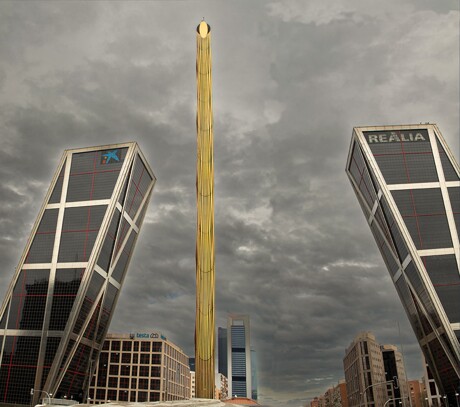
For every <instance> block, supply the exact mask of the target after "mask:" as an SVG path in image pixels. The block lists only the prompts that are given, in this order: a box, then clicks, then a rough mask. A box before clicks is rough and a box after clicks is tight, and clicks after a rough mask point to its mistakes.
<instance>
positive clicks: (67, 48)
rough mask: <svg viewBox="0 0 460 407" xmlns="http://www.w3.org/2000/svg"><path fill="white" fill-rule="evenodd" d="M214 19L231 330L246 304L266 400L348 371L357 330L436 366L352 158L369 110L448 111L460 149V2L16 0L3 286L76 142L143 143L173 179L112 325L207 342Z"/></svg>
mask: <svg viewBox="0 0 460 407" xmlns="http://www.w3.org/2000/svg"><path fill="white" fill-rule="evenodd" d="M438 3H439V4H438ZM203 16H204V17H205V18H206V21H207V22H209V24H210V25H211V26H212V29H213V85H214V89H213V96H214V112H215V128H214V130H215V140H214V142H215V157H216V166H215V194H216V195H215V196H216V200H215V225H216V262H217V263H216V326H225V321H226V315H227V314H228V313H230V312H232V313H244V314H249V315H251V333H252V335H251V337H252V340H253V342H254V346H255V347H256V349H257V358H258V374H259V375H258V384H259V387H258V390H259V400H260V403H261V404H264V405H271V406H294V407H297V406H299V405H301V404H304V402H306V400H308V399H310V398H312V397H314V396H316V395H318V394H321V393H322V392H324V391H325V390H326V389H327V388H328V387H330V386H331V385H332V384H335V383H337V381H338V380H339V379H340V378H342V377H343V373H342V370H343V368H342V364H341V360H342V358H343V356H344V350H345V349H346V347H347V346H348V344H349V343H350V341H351V340H352V338H353V337H354V335H355V334H356V332H359V331H362V330H370V331H373V332H374V333H375V335H376V337H378V338H379V341H380V342H381V343H393V344H395V345H398V347H399V346H400V344H402V345H403V348H404V355H405V359H406V363H407V372H408V378H409V379H412V378H417V377H419V376H421V375H422V374H423V369H422V365H421V361H420V359H421V356H420V350H419V345H418V344H417V341H416V339H415V336H414V334H413V332H412V329H411V328H410V325H409V324H408V322H407V318H406V316H405V314H404V310H403V307H402V306H401V304H400V301H399V299H398V296H397V293H396V290H395V289H394V287H393V284H392V282H391V280H390V278H389V275H388V272H387V271H386V269H385V265H384V262H383V260H382V258H381V255H380V253H379V251H378V248H377V246H376V245H375V243H374V241H373V238H372V235H371V233H370V231H369V229H368V227H367V225H366V224H365V222H363V217H362V212H361V209H360V207H359V204H358V203H357V202H356V198H355V196H354V194H353V191H352V190H351V188H350V186H349V182H348V180H347V178H346V175H345V172H344V168H345V161H346V157H347V153H348V147H349V140H350V137H351V135H352V129H353V127H355V126H360V125H374V124H404V123H420V122H422V123H425V122H427V121H429V122H432V123H437V124H438V126H439V128H440V129H441V131H442V134H443V136H444V137H445V139H446V141H447V144H448V145H449V146H450V147H451V150H452V152H453V154H454V155H455V157H456V159H457V160H458V155H459V101H458V93H459V91H458V89H459V80H458V72H459V65H458V60H459V58H458V53H459V51H458V49H459V39H458V20H459V18H458V17H459V10H458V4H457V2H456V1H445V2H420V1H418V0H404V1H396V0H390V1H389V2H384V3H382V2H376V1H375V2H362V1H360V0H351V1H347V2H344V1H339V0H329V1H326V2H325V1H319V0H318V1H316V0H314V1H311V2H310V1H309V2H308V3H307V2H304V1H295V0H292V1H286V2H283V1H258V0H254V1H251V2H244V1H232V2H225V1H195V2H186V1H165V2H162V1H156V2H126V3H124V2H115V3H104V2H96V3H87V2H84V3H83V2H82V3H80V2H66V3H61V2H45V1H43V2H38V3H34V2H31V3H25V2H7V1H3V2H1V3H0V26H1V27H4V33H3V34H2V40H0V107H1V109H0V139H1V141H2V145H3V148H2V150H1V151H0V158H1V161H0V179H1V181H2V182H1V184H0V188H1V191H0V199H1V206H0V207H1V208H2V210H1V212H0V219H1V222H0V237H1V240H0V255H1V257H2V259H3V262H2V269H1V270H0V300H3V298H4V296H5V294H6V290H7V287H8V284H9V282H10V279H11V275H12V273H13V270H14V269H15V267H16V266H17V262H18V259H19V257H20V252H21V250H22V248H23V247H24V246H25V242H26V239H27V237H28V234H29V232H30V230H31V227H32V225H33V222H34V220H35V217H36V202H37V201H38V202H41V201H42V200H43V198H44V193H43V189H44V188H46V187H47V186H48V185H49V179H50V177H51V176H52V174H53V171H54V169H55V168H56V166H57V164H58V162H57V157H59V155H60V154H61V152H62V150H63V149H66V148H72V147H82V146H87V145H102V144H108V143H114V142H119V141H125V140H135V141H138V143H139V145H140V148H141V149H142V150H143V151H144V153H145V155H146V156H147V157H149V162H150V163H151V165H152V168H154V170H155V174H156V176H157V177H158V181H157V183H156V186H155V193H154V195H153V199H152V202H151V204H150V207H149V210H148V212H147V214H146V218H145V223H144V227H143V231H142V233H141V236H140V239H139V241H138V244H137V247H136V250H135V253H134V257H133V261H132V263H131V269H130V273H129V274H128V276H127V278H126V280H125V284H124V287H123V292H122V294H121V295H120V298H119V302H118V307H117V311H116V313H115V315H114V318H113V320H112V324H111V326H110V331H112V332H129V331H130V330H136V331H142V330H148V329H150V328H151V327H154V328H155V329H158V330H161V331H162V332H164V334H165V335H166V336H167V337H168V338H170V339H171V340H172V341H173V342H174V343H177V344H178V345H179V346H180V347H181V348H182V349H184V351H185V353H187V354H188V355H190V356H191V355H192V354H193V349H194V346H193V332H194V308H195V307H194V304H195V232H196V230H195V228H196V193H195V157H196V138H195V107H196V89H195V50H196V49H195V41H194V38H193V35H194V33H195V28H196V24H197V21H201V19H202V18H203ZM44 157H56V158H55V159H46V158H44ZM145 281H150V282H151V283H150V284H148V285H147V284H145V283H144V282H145ZM398 323H399V326H400V328H401V329H400V331H401V335H399V334H398Z"/></svg>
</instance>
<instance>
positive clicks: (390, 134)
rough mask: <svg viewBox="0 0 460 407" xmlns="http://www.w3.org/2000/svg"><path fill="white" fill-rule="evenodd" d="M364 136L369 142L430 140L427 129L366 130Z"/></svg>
mask: <svg viewBox="0 0 460 407" xmlns="http://www.w3.org/2000/svg"><path fill="white" fill-rule="evenodd" d="M364 137H366V141H367V142H368V144H377V143H379V144H380V143H410V142H421V141H422V142H423V141H430V139H429V137H428V132H427V131H426V130H415V131H414V130H408V131H405V130H401V131H386V132H382V131H365V132H364Z"/></svg>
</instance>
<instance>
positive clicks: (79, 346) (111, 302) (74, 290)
mask: <svg viewBox="0 0 460 407" xmlns="http://www.w3.org/2000/svg"><path fill="white" fill-rule="evenodd" d="M155 181H156V179H155V176H154V174H153V172H152V170H151V169H150V167H149V165H148V164H147V161H146V159H145V157H144V155H143V154H142V152H141V151H140V149H139V147H138V145H137V143H135V142H130V143H123V144H112V145H105V146H98V147H89V148H82V149H75V150H66V151H65V152H64V154H63V156H62V159H61V161H60V164H59V166H58V169H57V171H56V173H55V175H54V177H53V181H52V183H51V186H50V188H49V190H48V193H47V194H46V197H45V200H44V204H43V205H42V207H41V209H40V212H39V215H38V217H37V220H36V222H35V224H34V226H33V228H32V233H31V235H30V237H29V239H28V241H27V244H26V247H25V249H24V252H23V255H22V257H21V259H20V262H19V264H18V267H17V268H16V271H15V274H14V277H13V280H12V282H11V284H10V286H9V288H8V290H7V293H6V297H5V300H4V302H3V305H2V307H1V308H0V346H1V348H0V363H1V364H0V402H1V403H13V404H29V403H30V402H32V403H33V404H36V403H37V402H38V397H39V393H40V392H39V391H38V390H40V391H44V392H48V393H52V394H53V395H55V396H57V397H59V396H66V397H68V398H76V399H80V400H84V399H85V398H86V396H87V389H88V386H89V380H90V378H91V376H92V372H93V370H94V367H95V361H96V360H97V357H98V354H99V351H100V349H101V347H102V344H103V341H104V338H105V335H106V333H107V329H108V327H109V324H110V320H111V318H112V316H113V312H114V309H115V305H116V302H117V299H118V295H119V292H120V289H121V286H122V284H123V281H124V278H125V275H126V271H127V268H128V265H129V262H130V259H131V256H132V253H133V250H134V246H135V242H136V240H137V236H138V234H139V229H140V227H141V224H142V221H143V218H144V216H145V213H146V210H147V207H148V204H149V201H150V196H151V194H152V191H153V187H154V184H155ZM30 389H35V390H37V391H36V392H34V395H33V399H32V400H31V399H30Z"/></svg>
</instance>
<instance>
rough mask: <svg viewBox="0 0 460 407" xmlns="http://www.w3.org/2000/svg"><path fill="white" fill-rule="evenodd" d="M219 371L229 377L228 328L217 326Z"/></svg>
mask: <svg viewBox="0 0 460 407" xmlns="http://www.w3.org/2000/svg"><path fill="white" fill-rule="evenodd" d="M217 371H218V372H219V373H221V374H223V375H224V376H225V377H227V378H228V368H227V329H226V328H220V327H219V328H217Z"/></svg>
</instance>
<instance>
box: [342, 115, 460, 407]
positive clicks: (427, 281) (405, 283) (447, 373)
mask: <svg viewBox="0 0 460 407" xmlns="http://www.w3.org/2000/svg"><path fill="white" fill-rule="evenodd" d="M346 173H347V175H348V178H349V179H350V182H351V184H352V186H353V189H354V191H355V194H356V197H357V198H358V201H359V203H360V205H361V208H362V210H363V212H364V215H365V217H366V219H367V222H368V224H369V227H370V228H371V230H372V233H373V235H374V238H375V240H376V243H377V245H378V247H379V249H380V251H381V253H382V256H383V258H384V261H385V264H386V266H387V268H388V271H389V272H390V276H391V278H392V280H393V282H394V284H395V287H396V290H397V292H398V295H399V297H400V299H401V301H402V303H403V305H404V308H405V310H406V313H407V315H408V318H409V321H410V323H411V325H412V328H413V330H414V333H415V335H416V337H417V339H418V341H419V344H420V346H421V348H422V351H423V354H424V356H425V358H426V360H427V363H428V364H429V366H430V368H431V371H432V373H433V375H434V378H435V381H436V384H437V385H438V387H439V389H440V391H441V392H442V394H443V395H446V396H447V398H448V399H449V402H450V404H452V405H455V401H456V400H455V393H456V392H457V391H458V389H459V385H460V344H459V338H460V295H459V294H460V250H459V248H460V246H459V233H458V231H459V229H460V167H459V165H458V163H457V162H456V160H455V158H454V156H453V155H452V153H451V151H450V150H449V148H448V146H447V144H446V142H445V140H444V138H443V137H442V135H441V132H440V131H439V129H438V127H437V126H436V125H434V124H424V125H422V124H420V125H401V126H380V127H358V128H354V130H353V136H352V141H351V145H350V150H349V153H348V159H347V165H346Z"/></svg>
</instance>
